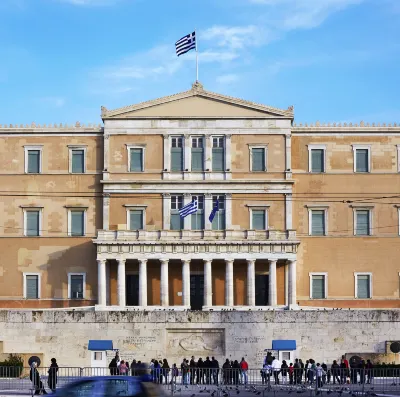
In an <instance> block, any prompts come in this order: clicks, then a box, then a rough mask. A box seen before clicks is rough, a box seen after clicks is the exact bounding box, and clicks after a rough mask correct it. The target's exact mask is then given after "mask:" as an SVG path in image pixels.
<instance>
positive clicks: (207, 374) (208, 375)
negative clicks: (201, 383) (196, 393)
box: [204, 357, 212, 385]
mask: <svg viewBox="0 0 400 397" xmlns="http://www.w3.org/2000/svg"><path fill="white" fill-rule="evenodd" d="M211 367H212V364H211V361H210V357H206V361H204V375H205V378H206V384H207V385H209V384H210V383H211Z"/></svg>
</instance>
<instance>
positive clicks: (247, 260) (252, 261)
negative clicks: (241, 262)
mask: <svg viewBox="0 0 400 397" xmlns="http://www.w3.org/2000/svg"><path fill="white" fill-rule="evenodd" d="M246 262H247V264H251V263H255V262H256V260H255V259H246Z"/></svg>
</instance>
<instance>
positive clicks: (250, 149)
mask: <svg viewBox="0 0 400 397" xmlns="http://www.w3.org/2000/svg"><path fill="white" fill-rule="evenodd" d="M253 149H264V170H262V171H254V170H253ZM249 151H250V155H249V158H250V172H268V166H267V164H268V145H262V144H257V145H249Z"/></svg>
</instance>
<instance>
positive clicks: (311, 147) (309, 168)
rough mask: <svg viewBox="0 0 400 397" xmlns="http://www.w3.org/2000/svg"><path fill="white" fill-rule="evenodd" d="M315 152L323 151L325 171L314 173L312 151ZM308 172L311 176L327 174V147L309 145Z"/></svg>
mask: <svg viewBox="0 0 400 397" xmlns="http://www.w3.org/2000/svg"><path fill="white" fill-rule="evenodd" d="M313 150H323V153H324V154H323V156H324V159H323V162H322V165H323V167H322V168H323V171H322V172H321V171H320V172H313V171H312V151H313ZM308 172H309V173H311V174H325V173H326V145H314V144H313V145H308Z"/></svg>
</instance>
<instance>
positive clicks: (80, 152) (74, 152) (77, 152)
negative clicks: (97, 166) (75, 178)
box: [71, 149, 85, 174]
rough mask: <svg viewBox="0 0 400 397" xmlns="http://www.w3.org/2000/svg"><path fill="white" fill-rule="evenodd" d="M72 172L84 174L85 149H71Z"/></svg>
mask: <svg viewBox="0 0 400 397" xmlns="http://www.w3.org/2000/svg"><path fill="white" fill-rule="evenodd" d="M71 173H72V174H84V173H85V150H84V149H71Z"/></svg>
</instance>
